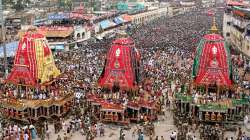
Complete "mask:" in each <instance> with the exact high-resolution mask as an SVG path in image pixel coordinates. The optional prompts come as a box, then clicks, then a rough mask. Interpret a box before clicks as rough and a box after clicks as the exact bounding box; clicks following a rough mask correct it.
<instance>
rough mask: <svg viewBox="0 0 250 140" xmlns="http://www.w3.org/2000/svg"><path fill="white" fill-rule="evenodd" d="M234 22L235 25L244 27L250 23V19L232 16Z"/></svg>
mask: <svg viewBox="0 0 250 140" xmlns="http://www.w3.org/2000/svg"><path fill="white" fill-rule="evenodd" d="M232 23H233V25H235V26H238V27H240V28H242V29H244V28H245V27H246V26H247V25H248V24H249V23H250V20H247V19H244V18H239V17H232Z"/></svg>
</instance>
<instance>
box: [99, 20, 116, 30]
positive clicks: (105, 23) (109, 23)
mask: <svg viewBox="0 0 250 140" xmlns="http://www.w3.org/2000/svg"><path fill="white" fill-rule="evenodd" d="M115 25H116V24H115V23H114V22H112V21H110V20H103V21H101V22H100V26H101V28H102V29H107V28H109V27H112V26H115Z"/></svg>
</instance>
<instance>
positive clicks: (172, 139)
mask: <svg viewBox="0 0 250 140" xmlns="http://www.w3.org/2000/svg"><path fill="white" fill-rule="evenodd" d="M170 140H176V133H175V132H172V133H171V135H170Z"/></svg>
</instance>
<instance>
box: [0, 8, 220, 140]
mask: <svg viewBox="0 0 250 140" xmlns="http://www.w3.org/2000/svg"><path fill="white" fill-rule="evenodd" d="M222 14H223V10H217V12H216V19H217V20H216V21H217V25H218V28H219V30H220V31H221V29H222V19H221V17H223V15H222ZM211 25H212V17H209V16H208V15H207V13H206V10H204V9H203V10H199V9H198V10H197V9H196V10H194V11H191V12H187V13H184V14H180V15H176V16H174V17H161V18H159V19H157V20H154V21H152V22H149V23H147V24H143V25H133V26H132V28H130V30H128V33H130V36H131V37H132V38H133V40H134V41H135V44H136V47H137V48H138V50H139V51H140V54H141V56H142V57H141V61H142V65H143V66H142V67H143V69H142V74H141V81H145V80H146V79H147V80H150V81H151V82H152V89H153V90H152V91H156V92H158V91H161V92H162V96H163V99H164V100H167V101H170V102H171V98H172V97H173V94H174V93H175V92H179V91H180V90H181V86H182V85H185V84H187V83H189V82H190V80H191V76H190V75H191V74H190V73H191V69H192V63H193V58H194V53H195V49H196V45H197V43H198V41H199V40H200V39H201V37H202V36H203V35H204V34H206V33H207V31H208V30H209V28H210V27H211ZM111 41H112V38H111V39H104V40H96V41H93V40H90V41H88V42H87V43H86V45H82V47H79V48H74V49H71V50H69V51H67V52H56V53H55V63H56V65H57V67H58V69H60V71H61V73H63V75H62V77H61V78H60V79H58V80H57V81H56V82H55V83H56V84H55V85H56V86H57V87H60V88H61V89H63V92H64V93H67V92H71V93H81V95H82V96H86V95H87V94H89V93H91V94H94V93H99V92H100V91H99V90H100V89H98V88H97V86H96V82H97V80H98V78H99V76H100V74H101V72H102V70H103V68H104V62H105V56H106V53H107V51H108V49H109V47H110V44H111ZM55 85H54V86H55ZM139 87H140V86H139ZM140 88H142V89H139V90H143V87H140ZM1 89H2V90H5V89H6V87H5V85H1V87H0V90H1ZM8 89H9V87H8ZM14 91H15V90H14ZM33 92H34V93H35V91H33ZM49 92H50V91H39V94H34V95H36V96H32V97H31V98H32V99H47V98H50V97H51V96H56V95H55V94H54V93H53V94H52V93H49ZM5 94H7V92H6V91H5ZM14 96H15V95H14ZM16 96H17V95H16ZM83 99H84V98H83ZM171 104H172V103H171ZM163 105H165V102H164V101H163ZM87 114H91V113H87ZM73 118H74V119H72V121H71V122H72V123H68V125H66V123H65V122H64V121H61V122H60V124H61V129H59V130H62V131H63V132H64V135H63V136H61V135H58V140H60V139H62V138H61V137H66V138H67V137H70V135H72V134H71V133H74V132H75V131H82V133H83V134H85V135H88V136H87V139H89V140H90V139H93V137H94V136H102V134H103V133H104V128H103V126H102V124H98V123H89V122H88V120H89V119H91V118H92V117H87V118H86V112H85V113H80V116H78V117H73ZM86 120H87V122H88V123H86V124H85V126H87V127H85V126H84V125H83V124H84V123H83V122H85V121H86ZM5 127H6V128H7V127H8V126H5ZM83 128H84V130H81V129H83ZM54 129H55V130H57V129H58V128H57V125H55V128H54ZM45 130H46V129H45ZM86 130H87V131H86ZM55 132H56V133H57V132H59V131H55ZM176 133H177V132H175V131H174V132H173V133H172V134H171V136H170V138H171V140H176V135H177V134H176ZM93 135H94V136H93ZM123 135H125V134H123V133H122V136H123ZM122 138H123V137H122ZM124 138H125V136H124ZM138 139H139V140H144V139H145V138H144V135H143V132H142V131H140V132H139V133H138ZM156 139H160V137H158V136H156ZM163 139H164V138H163V137H161V140H163ZM165 139H168V138H165Z"/></svg>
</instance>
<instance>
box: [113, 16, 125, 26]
mask: <svg viewBox="0 0 250 140" xmlns="http://www.w3.org/2000/svg"><path fill="white" fill-rule="evenodd" d="M114 22H115V23H116V24H117V25H118V24H121V23H123V22H124V20H123V19H122V17H120V16H118V17H115V18H114Z"/></svg>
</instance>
